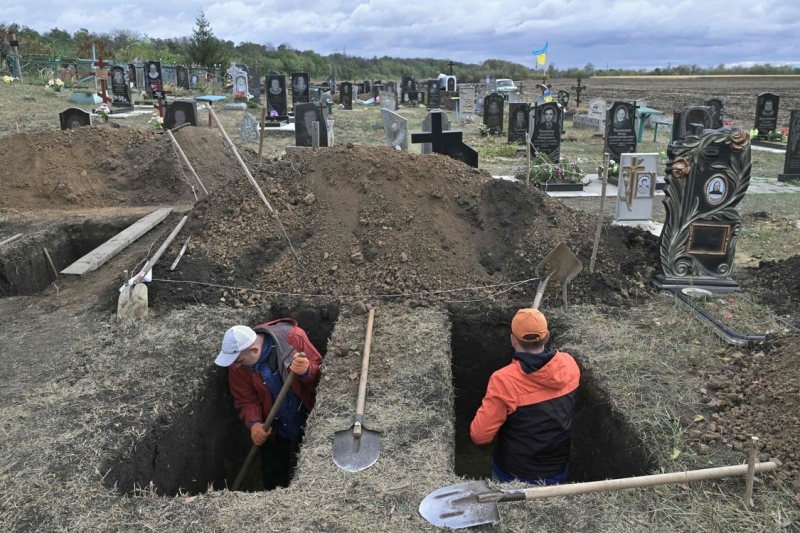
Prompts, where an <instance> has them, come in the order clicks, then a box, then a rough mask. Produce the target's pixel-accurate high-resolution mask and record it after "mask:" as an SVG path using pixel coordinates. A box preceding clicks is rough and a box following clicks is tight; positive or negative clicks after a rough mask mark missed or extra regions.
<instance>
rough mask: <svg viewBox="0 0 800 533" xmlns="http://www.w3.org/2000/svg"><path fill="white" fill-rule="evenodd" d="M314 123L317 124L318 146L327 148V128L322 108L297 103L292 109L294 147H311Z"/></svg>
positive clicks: (310, 104) (311, 104)
mask: <svg viewBox="0 0 800 533" xmlns="http://www.w3.org/2000/svg"><path fill="white" fill-rule="evenodd" d="M314 122H319V145H320V146H328V128H327V123H326V122H325V116H324V115H323V113H322V108H321V107H319V106H318V105H316V104H313V103H310V102H304V103H299V104H297V105H296V106H295V107H294V139H295V141H294V143H295V146H312V145H313V139H312V134H313V129H312V125H313V123H314Z"/></svg>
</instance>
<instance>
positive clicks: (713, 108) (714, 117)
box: [703, 98, 725, 130]
mask: <svg viewBox="0 0 800 533" xmlns="http://www.w3.org/2000/svg"><path fill="white" fill-rule="evenodd" d="M703 105H705V106H706V107H707V108H708V109H709V112H710V113H711V128H713V129H715V130H716V129H719V128H721V127H722V126H723V123H724V122H725V98H709V99H708V100H706V101H705V103H704V104H703Z"/></svg>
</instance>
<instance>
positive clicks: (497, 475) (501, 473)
mask: <svg viewBox="0 0 800 533" xmlns="http://www.w3.org/2000/svg"><path fill="white" fill-rule="evenodd" d="M568 477H569V466H565V467H564V470H562V471H561V472H559V473H558V474H556V475H554V476H551V477H546V478H541V477H538V478H535V479H526V478H521V477H515V476H512V475H511V474H509V473H508V472H506V471H505V470H503V469H502V468H500V465H498V464H497V461H495V460H494V457H492V481H496V482H498V483H509V482H511V481H522V482H523V483H528V484H529V485H558V484H560V483H566V482H567V478H568Z"/></svg>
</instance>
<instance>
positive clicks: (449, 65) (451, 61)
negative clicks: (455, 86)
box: [447, 59, 455, 75]
mask: <svg viewBox="0 0 800 533" xmlns="http://www.w3.org/2000/svg"><path fill="white" fill-rule="evenodd" d="M453 65H455V63H453V60H452V59H451V60H450V62H449V63H448V64H447V66H448V67H450V75H452V74H453Z"/></svg>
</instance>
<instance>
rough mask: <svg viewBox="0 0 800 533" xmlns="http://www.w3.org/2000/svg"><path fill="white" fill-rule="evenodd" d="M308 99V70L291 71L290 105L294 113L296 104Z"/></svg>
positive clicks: (308, 100)
mask: <svg viewBox="0 0 800 533" xmlns="http://www.w3.org/2000/svg"><path fill="white" fill-rule="evenodd" d="M310 101H311V100H310V97H309V83H308V72H293V73H292V107H293V108H294V109H295V113H297V104H302V103H306V102H310ZM323 124H324V123H323ZM323 129H324V128H323Z"/></svg>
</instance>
